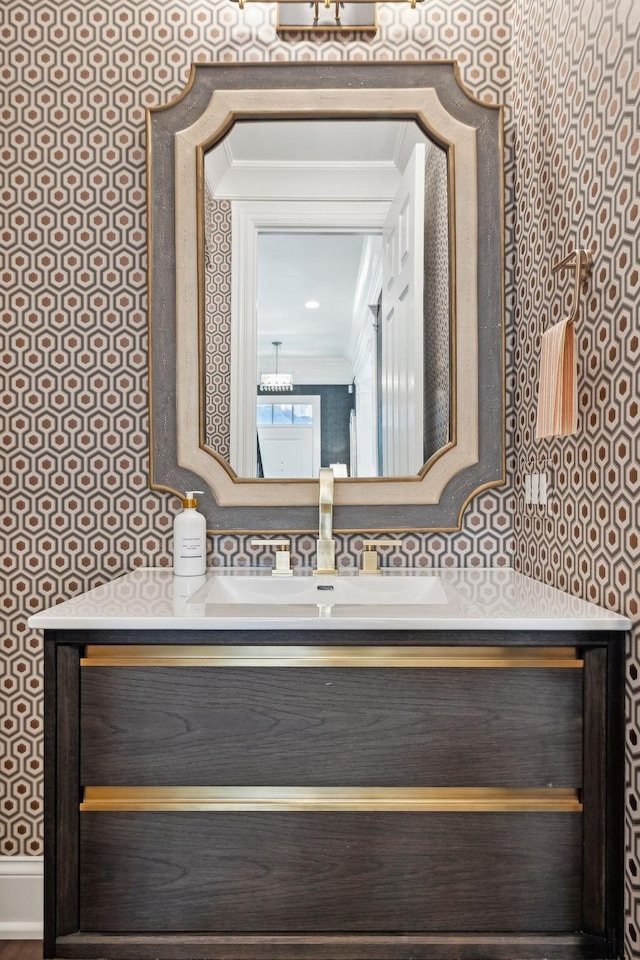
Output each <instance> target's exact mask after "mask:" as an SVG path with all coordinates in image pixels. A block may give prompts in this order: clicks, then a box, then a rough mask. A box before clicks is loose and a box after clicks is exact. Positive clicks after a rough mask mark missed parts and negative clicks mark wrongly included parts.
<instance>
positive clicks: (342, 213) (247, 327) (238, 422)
mask: <svg viewBox="0 0 640 960" xmlns="http://www.w3.org/2000/svg"><path fill="white" fill-rule="evenodd" d="M388 209H389V204H388V202H386V201H369V200H365V201H358V200H354V201H349V202H346V201H342V200H341V201H320V202H318V201H313V200H309V201H304V200H294V201H291V200H289V201H287V200H282V201H274V200H233V201H232V202H231V234H232V241H231V397H230V405H231V411H230V421H231V422H230V428H231V443H230V462H231V466H232V467H233V469H234V470H235V472H236V473H237V474H238V476H240V477H255V475H256V403H255V390H256V389H257V380H258V357H257V349H256V345H257V332H258V329H257V328H258V323H257V320H258V318H257V313H256V304H257V300H258V234H259V233H268V232H271V233H275V232H282V231H284V230H286V231H287V232H289V233H293V232H296V231H299V232H300V233H317V232H318V230H321V231H333V232H335V233H341V232H344V233H347V232H354V231H357V232H358V233H381V232H382V227H383V224H384V221H385V217H386V214H387V211H388ZM249 384H253V385H254V389H253V391H252V390H250V389H248V385H249Z"/></svg>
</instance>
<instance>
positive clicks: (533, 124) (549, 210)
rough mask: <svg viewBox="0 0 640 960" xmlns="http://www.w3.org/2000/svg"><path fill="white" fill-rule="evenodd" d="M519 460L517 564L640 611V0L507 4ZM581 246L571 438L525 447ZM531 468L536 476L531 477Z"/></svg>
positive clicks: (634, 903) (633, 908)
mask: <svg viewBox="0 0 640 960" xmlns="http://www.w3.org/2000/svg"><path fill="white" fill-rule="evenodd" d="M512 69H513V91H514V97H513V104H512V108H513V112H512V122H513V138H514V150H515V165H514V173H515V184H514V187H515V197H516V208H515V220H514V228H515V258H514V262H515V283H516V298H515V311H514V331H515V349H514V363H515V370H516V383H515V392H514V397H513V401H514V410H515V412H516V420H515V432H514V444H515V454H516V457H517V462H518V463H519V464H524V463H527V462H529V461H532V460H533V461H536V462H538V463H539V464H540V466H541V467H542V468H545V469H547V471H548V474H549V475H550V477H551V480H552V489H551V499H550V501H549V506H548V508H547V510H546V511H545V512H544V513H541V512H538V511H539V508H537V507H525V506H524V505H523V495H522V494H523V491H522V484H521V475H522V473H523V472H524V469H522V468H521V469H520V470H519V471H518V472H517V475H516V478H515V481H516V498H517V499H516V504H517V508H516V510H515V513H514V523H515V543H516V554H515V560H514V565H515V566H516V567H517V568H518V569H519V570H521V571H522V572H523V573H525V574H528V575H529V576H533V577H535V578H536V579H537V580H543V581H544V582H546V583H550V584H552V585H554V586H557V587H560V588H561V589H563V590H566V591H568V592H570V593H572V594H574V595H577V596H581V597H584V598H586V599H587V600H592V601H593V602H595V603H599V604H602V605H603V606H605V607H608V608H610V609H613V610H618V611H621V612H624V613H626V614H627V615H628V616H629V617H630V618H631V619H632V620H634V621H635V622H636V623H637V622H638V620H639V616H638V614H639V611H640V322H639V321H640V281H639V270H640V132H639V127H640V124H639V110H640V3H638V2H637V0H636V2H635V3H622V2H619V3H604V2H596V0H571V2H569V3H563V4H560V5H559V4H558V3H556V2H552V0H541V2H536V3H535V4H533V3H526V4H520V3H517V4H516V5H515V6H514V21H513V63H512ZM576 244H579V245H580V246H582V247H588V248H590V249H591V250H592V251H593V258H594V268H593V272H592V274H591V277H590V278H589V281H588V285H587V289H586V292H585V293H584V294H583V295H582V297H581V301H580V314H579V317H578V320H577V322H576V326H575V332H576V342H577V354H578V409H579V414H578V430H577V433H576V434H575V435H574V436H570V437H562V438H553V439H547V440H542V441H536V440H535V439H534V428H535V416H536V406H535V401H536V391H537V376H538V358H539V353H540V335H541V333H542V331H543V329H546V325H548V324H549V323H553V322H554V321H557V320H559V319H560V318H561V317H562V316H565V315H567V312H568V310H569V309H570V307H571V305H572V304H571V298H572V293H571V290H572V285H573V284H572V276H571V274H566V275H565V276H564V278H563V277H562V276H561V275H558V274H555V275H552V274H551V272H550V266H551V264H552V263H553V262H555V261H556V260H557V259H560V258H561V257H563V256H565V255H566V254H567V253H569V251H570V250H571V249H572V248H574V247H575V245H576ZM528 469H529V472H531V468H528ZM639 636H640V631H638V628H637V627H636V630H635V632H634V634H633V635H632V638H631V643H630V647H629V650H628V660H627V698H626V701H627V727H626V756H627V804H626V818H627V825H626V861H627V862H626V913H627V918H626V940H627V953H628V955H629V956H631V955H632V954H635V955H637V954H638V952H639V951H640V657H639V655H638V638H639Z"/></svg>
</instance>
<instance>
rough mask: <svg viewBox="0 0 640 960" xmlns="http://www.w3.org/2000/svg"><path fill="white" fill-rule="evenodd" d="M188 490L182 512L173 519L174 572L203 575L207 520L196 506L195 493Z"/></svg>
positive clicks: (179, 575)
mask: <svg viewBox="0 0 640 960" xmlns="http://www.w3.org/2000/svg"><path fill="white" fill-rule="evenodd" d="M196 493H202V490H187V492H186V494H185V497H184V499H183V501H182V508H183V509H182V512H181V513H178V514H177V515H176V517H175V519H174V521H173V573H174V575H175V576H176V577H201V576H202V575H203V574H204V573H205V571H206V568H207V521H206V520H205V518H204V517H203V515H202V514H201V513H198V511H197V510H196V507H197V506H198V501H197V500H196V497H195V494H196Z"/></svg>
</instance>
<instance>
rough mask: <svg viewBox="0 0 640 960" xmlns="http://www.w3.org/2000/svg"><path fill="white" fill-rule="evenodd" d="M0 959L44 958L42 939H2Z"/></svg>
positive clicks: (24, 959) (32, 959) (0, 941)
mask: <svg viewBox="0 0 640 960" xmlns="http://www.w3.org/2000/svg"><path fill="white" fill-rule="evenodd" d="M0 960H42V940H0Z"/></svg>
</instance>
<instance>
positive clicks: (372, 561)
mask: <svg viewBox="0 0 640 960" xmlns="http://www.w3.org/2000/svg"><path fill="white" fill-rule="evenodd" d="M362 546H363V553H362V569H361V570H360V573H361V574H376V573H380V565H379V563H378V551H377V548H378V547H400V546H402V540H363V541H362Z"/></svg>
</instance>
